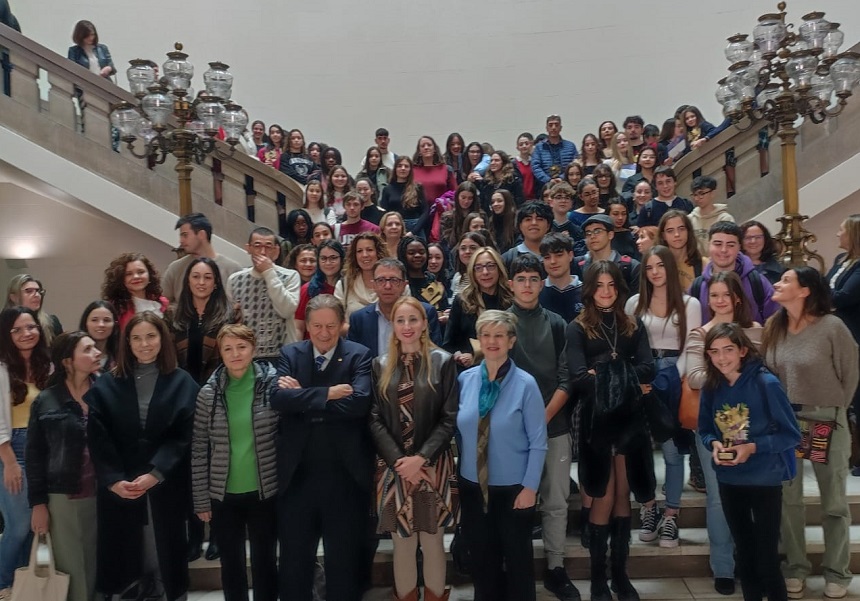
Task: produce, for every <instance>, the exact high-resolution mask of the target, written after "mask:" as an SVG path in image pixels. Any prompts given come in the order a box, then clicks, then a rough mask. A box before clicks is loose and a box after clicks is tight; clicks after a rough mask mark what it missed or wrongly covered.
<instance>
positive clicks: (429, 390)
mask: <svg viewBox="0 0 860 601" xmlns="http://www.w3.org/2000/svg"><path fill="white" fill-rule="evenodd" d="M387 359H388V355H383V356H381V357H377V358H376V359H374V360H373V406H372V407H371V410H370V432H371V434H372V435H373V441H374V443H376V450H377V452H378V453H379V456H380V457H382V459H383V461H385V463H387V464H388V465H389V466H392V467H393V466H394V464H395V463H396V462H397V460H398V459H400V458H401V457H405V456H406V452H405V450H404V449H403V438H402V434H403V432H402V427H401V424H400V404H399V403H398V401H397V386H398V384H399V383H400V378H401V376H402V372H403V367H402V364H401V363H400V362H399V361H398V365H397V367H396V368H395V369H394V373H393V374H392V376H391V382H389V384H388V388H387V394H388V398H387V399H386V398H383V397H382V395H380V393H379V390H380V389H379V377H380V375H381V373H382V368H383V366H384V365H385V362H386V361H387ZM414 373H415V382H414V385H413V391H414V396H415V400H414V402H413V405H412V417H413V422H414V438H413V439H412V443H413V444H412V449H413V452H412V454H418V455H421V456H422V457H425V458H427V460H429V461H430V463H434V462H435V461H436V460H437V459H438V458H439V456H440V455H441V454H442V452H443V451H445V449H447V448H448V447H449V446H450V444H451V438H452V437H453V436H454V428H455V427H456V425H457V410H458V409H459V404H460V385H459V383H458V381H457V363H456V361H454V357H453V356H452V355H450V354H449V353H446V352H445V351H443V350H442V349H438V348H437V349H433V350H431V351H430V378H429V383H428V379H427V378H426V377H425V375H424V373H423V372H422V370H421V358H420V357H417V358H416V359H415V363H414Z"/></svg>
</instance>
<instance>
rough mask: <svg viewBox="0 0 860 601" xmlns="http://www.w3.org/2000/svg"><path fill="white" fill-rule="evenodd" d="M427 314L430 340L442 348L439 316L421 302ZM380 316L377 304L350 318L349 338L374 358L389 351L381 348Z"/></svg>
mask: <svg viewBox="0 0 860 601" xmlns="http://www.w3.org/2000/svg"><path fill="white" fill-rule="evenodd" d="M421 305H422V306H423V307H424V310H425V311H426V312H427V329H428V333H429V334H430V340H432V341H433V344H435V345H436V346H442V329H441V328H440V327H439V314H438V313H437V312H436V309H434V308H433V306H432V305H430V304H428V303H425V302H424V301H421ZM378 319H379V315H377V313H376V303H371V304H369V305H367V306H366V307H364V308H363V309H360V310H358V311H356V312H355V313H353V314H352V315H350V316H349V333H348V334H347V338H348V339H349V340H352V341H353V342H357V343H359V344H363V345H364V346H366V347H367V348H369V349H370V354H371V356H373V357H378V356H379V355H384V354H385V353H386V352H387V351H388V349H380V348H379V322H378V321H377V320H378Z"/></svg>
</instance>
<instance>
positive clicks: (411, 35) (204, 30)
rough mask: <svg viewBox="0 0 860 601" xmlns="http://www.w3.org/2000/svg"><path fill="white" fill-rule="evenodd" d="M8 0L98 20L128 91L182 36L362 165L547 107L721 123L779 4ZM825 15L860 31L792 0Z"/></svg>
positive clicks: (262, 103) (32, 27)
mask: <svg viewBox="0 0 860 601" xmlns="http://www.w3.org/2000/svg"><path fill="white" fill-rule="evenodd" d="M10 1H11V4H12V8H13V11H14V12H15V14H16V16H17V17H18V19H19V21H20V22H21V26H22V28H23V30H24V32H25V34H26V35H28V36H30V37H32V38H33V39H35V40H37V41H39V42H40V43H42V44H44V45H46V46H48V47H50V48H52V49H54V50H56V51H57V52H59V53H61V54H65V53H66V49H67V48H68V46H69V45H70V44H71V40H70V37H71V32H72V28H73V27H74V24H75V23H76V22H77V20H79V19H89V20H91V21H93V22H94V23H95V24H96V26H97V27H98V29H99V34H100V39H101V41H102V42H103V43H105V44H107V45H108V46H109V47H110V49H111V51H112V52H113V55H114V59H115V62H116V64H117V66H118V67H119V68H120V69H121V73H120V82H121V84H122V85H125V83H126V82H125V76H124V73H123V72H122V71H124V68H125V66H127V61H128V60H129V59H132V58H138V57H140V58H150V59H154V60H157V61H158V62H159V63H161V62H163V60H164V53H165V52H167V51H169V50H172V45H173V42H175V41H182V42H183V43H184V44H185V50H186V51H187V52H188V53H189V54H190V55H191V56H190V59H191V61H192V62H193V63H194V64H195V66H196V67H197V73H198V78H197V80H196V82H195V87H197V88H201V87H202V77H201V76H202V73H203V71H204V70H205V69H206V68H207V66H206V63H207V62H208V61H212V60H221V61H224V62H226V63H228V64H229V65H231V70H232V72H233V74H234V75H235V77H236V82H235V85H234V99H235V100H236V101H237V102H239V103H240V104H242V105H244V106H245V107H246V108H247V109H248V112H249V113H250V115H251V118H252V119H255V118H259V119H263V120H264V121H265V122H266V123H267V124H268V123H272V122H278V123H280V124H281V125H282V126H284V127H285V128H290V127H299V128H301V129H302V130H303V131H304V132H305V135H306V137H307V139H308V141H310V140H324V141H326V142H328V143H330V144H334V145H336V146H338V147H339V148H340V149H341V150H342V151H343V152H344V161H345V163H346V165H347V167H348V168H349V169H350V170H351V171H353V172H354V171H355V170H356V167H357V164H358V162H359V160H360V158H361V156H363V153H364V151H365V149H366V148H367V146H368V145H369V144H370V143H372V140H373V131H374V130H375V129H376V128H377V127H379V126H385V127H388V128H389V129H390V130H391V133H392V148H393V149H394V150H395V152H398V153H401V154H405V153H409V154H412V153H413V152H414V149H415V143H416V141H417V138H418V137H419V136H420V135H421V134H424V133H429V134H431V135H433V136H435V137H436V139H437V142H439V143H440V144H442V143H443V142H444V139H445V137H446V136H447V134H448V133H450V132H451V131H455V130H456V131H459V132H460V133H462V134H463V136H464V137H465V138H466V141H467V142H469V141H472V140H480V141H489V142H492V143H493V144H494V145H496V146H497V147H499V148H504V149H508V150H509V151H510V150H513V149H514V140H515V137H516V136H517V134H518V133H519V132H521V131H524V130H529V131H532V132H533V133H539V132H540V131H542V130H543V126H544V119H545V117H546V115H548V114H550V113H560V114H561V115H562V117H563V118H564V132H563V133H564V135H565V137H567V138H570V139H573V140H575V141H576V143H577V144H579V142H580V140H581V139H582V136H583V134H585V133H587V132H594V131H595V130H596V129H597V125H598V123H599V122H600V121H602V120H604V119H613V120H615V121H616V122H618V123H619V125H620V122H621V121H623V119H624V117H625V116H626V115H629V114H634V113H639V114H641V115H643V117H644V118H645V120H646V121H647V122H652V123H655V124H657V125H659V124H661V123H662V121H663V119H665V118H666V117H670V116H672V114H673V112H674V110H675V108H676V107H677V106H678V105H680V104H684V103H689V104H696V105H698V106H699V107H700V108H702V110H703V112H704V113H705V116H706V118H708V119H709V120H710V121H712V122H715V123H718V122H719V121H720V120H721V118H720V114H719V109H718V106H717V104H716V101H715V100H714V96H713V90H714V87H715V82H716V81H717V80H718V79H719V78H720V77H722V76H724V75H725V74H726V73H727V72H726V67H727V66H728V63H727V62H726V60H725V58H724V56H723V49H724V47H725V45H726V41H725V38H726V37H728V36H729V35H732V34H734V33H736V32H738V31H744V32H751V30H752V27H753V26H754V25H755V23H756V19H757V18H758V16H759V15H761V14H763V13H769V12H776V2H775V0H774V1H771V0H722V1H721V2H704V1H702V0H696V1H693V2H678V1H677V0H674V1H670V0H646V1H644V2H632V1H630V0H603V1H599V2H581V1H573V0H466V1H464V0H436V1H424V2H404V1H403V0H374V1H372V2H357V1H355V0H244V1H242V2H226V1H223V0H222V1H220V2H211V1H205V0H186V1H185V2H176V1H168V0H147V1H146V2H136V3H133V2H130V1H128V0H80V1H75V2H68V1H61V0H40V1H38V2H36V1H33V0H10ZM816 9H823V10H826V11H827V18H829V19H831V20H834V21H839V22H841V23H842V24H843V30H844V31H846V32H847V33H846V47H848V46H851V45H853V44H854V43H855V42H856V41H857V40H858V39H860V2H857V0H827V1H826V2H825V1H822V0H815V1H813V0H796V1H792V2H790V3H789V11H790V12H789V21H791V22H794V23H796V24H799V23H800V17H801V16H802V15H804V14H806V13H807V12H810V11H812V10H816ZM47 15H50V16H49V17H48V16H47ZM204 15H211V16H204Z"/></svg>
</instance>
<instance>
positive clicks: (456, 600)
mask: <svg viewBox="0 0 860 601" xmlns="http://www.w3.org/2000/svg"><path fill="white" fill-rule="evenodd" d="M574 584H575V585H576V587H577V588H578V589H579V591H580V593H582V598H583V599H589V598H590V597H589V588H590V587H589V583H588V582H585V581H579V580H577V581H574ZM806 584H807V589H806V590H807V593H806V596H805V597H804V599H823V597H824V579H823V578H821V577H813V578H810V579H809V580H807V583H806ZM633 585H634V586H635V587H636V589H637V590H638V591H639V595H640V596H641V597H642V599H646V600H666V601H682V600H684V601H686V600H690V601H693V600H695V601H729V600H735V599H742V598H743V596H742V595H741V592H740V587H738V590H737V593H736V594H735V595H732V596H731V597H725V596H722V595H719V594H717V593H716V592H715V591H714V586H713V581H712V580H711V579H710V578H683V579H682V578H658V579H654V580H634V581H633ZM537 590H538V595H537V599H538V601H554V600H555V599H556V597H555V595H553V594H551V593H549V592H548V591H547V590H546V589H544V588H543V586H542V584H541V583H538V589H537ZM473 595H474V594H473V591H472V587H471V586H461V587H456V588H455V589H454V590H453V591H452V592H451V597H450V598H451V601H472V599H474V596H473ZM252 599H253V597H252ZM390 599H391V589H387V588H385V589H383V588H378V589H374V590H372V591H370V592H369V593H367V595H365V596H364V601H390ZM845 599H846V601H860V579H855V581H854V582H853V583H852V585H851V587H850V589H849V591H848V597H846V598H845ZM223 600H224V594H223V593H222V592H221V591H205V592H204V591H199V592H192V593H190V594H189V596H188V601H223Z"/></svg>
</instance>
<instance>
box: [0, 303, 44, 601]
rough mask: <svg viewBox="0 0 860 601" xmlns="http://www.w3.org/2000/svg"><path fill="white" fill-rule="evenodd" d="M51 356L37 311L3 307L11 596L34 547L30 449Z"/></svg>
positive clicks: (3, 565)
mask: <svg viewBox="0 0 860 601" xmlns="http://www.w3.org/2000/svg"><path fill="white" fill-rule="evenodd" d="M50 371H51V358H50V356H49V355H48V345H47V344H46V343H45V339H44V337H43V336H42V327H41V326H40V325H39V321H38V317H37V316H36V314H35V313H34V312H33V311H32V310H31V309H28V308H26V307H20V306H16V307H11V308H8V309H3V311H2V312H0V477H2V478H3V483H2V486H0V512H2V514H3V522H4V524H5V529H4V531H3V536H2V537H0V593H3V594H5V595H6V597H7V598H8V596H9V595H10V593H11V591H10V589H11V587H12V580H13V578H14V575H15V570H16V569H18V568H20V567H21V566H23V565H26V563H27V557H28V556H29V550H30V515H31V514H30V505H29V503H28V499H27V478H26V477H25V474H24V449H25V447H26V446H27V431H28V425H29V422H30V410H31V408H32V405H33V401H34V400H35V399H36V397H37V396H38V395H39V393H40V392H41V391H42V390H44V389H45V388H47V383H48V374H49V373H50Z"/></svg>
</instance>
